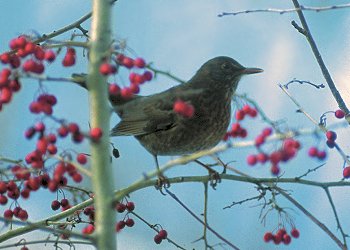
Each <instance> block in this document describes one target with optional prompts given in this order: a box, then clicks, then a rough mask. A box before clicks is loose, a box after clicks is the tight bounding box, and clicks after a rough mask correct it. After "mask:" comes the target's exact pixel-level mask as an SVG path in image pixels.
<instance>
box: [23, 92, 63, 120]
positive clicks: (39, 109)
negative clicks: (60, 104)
mask: <svg viewBox="0 0 350 250" xmlns="http://www.w3.org/2000/svg"><path fill="white" fill-rule="evenodd" d="M56 103H57V99H56V97H55V96H54V95H49V94H42V95H39V96H38V98H37V99H36V101H33V102H32V103H31V104H30V105H29V110H30V112H32V113H33V114H40V113H44V114H46V115H52V113H53V109H52V107H53V106H54V105H55V104H56Z"/></svg>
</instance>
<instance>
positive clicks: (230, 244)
mask: <svg viewBox="0 0 350 250" xmlns="http://www.w3.org/2000/svg"><path fill="white" fill-rule="evenodd" d="M165 191H166V192H167V193H168V194H169V195H170V196H171V197H172V198H173V199H174V200H175V201H176V202H177V203H179V204H180V205H181V206H182V207H183V208H184V209H185V210H186V211H187V212H189V213H190V214H191V215H192V216H193V218H195V219H196V220H197V221H199V222H200V223H201V224H202V225H204V226H205V227H207V229H208V230H209V231H210V232H212V233H213V234H214V235H215V236H216V237H218V238H219V239H221V240H222V241H223V242H225V243H226V244H227V245H228V246H230V247H231V248H233V249H236V250H239V248H238V247H236V246H235V245H234V244H232V243H231V242H229V241H228V240H227V239H225V238H224V237H222V236H221V235H220V234H219V233H217V232H216V231H215V230H214V229H212V228H211V227H210V226H209V225H207V224H205V223H204V222H203V221H202V220H201V219H200V218H199V217H198V216H197V215H196V214H195V213H193V212H192V211H191V210H190V209H189V208H188V207H187V206H186V205H185V204H184V203H183V202H182V201H181V200H180V199H179V198H177V197H176V195H175V194H173V193H172V192H170V191H169V189H167V188H165Z"/></svg>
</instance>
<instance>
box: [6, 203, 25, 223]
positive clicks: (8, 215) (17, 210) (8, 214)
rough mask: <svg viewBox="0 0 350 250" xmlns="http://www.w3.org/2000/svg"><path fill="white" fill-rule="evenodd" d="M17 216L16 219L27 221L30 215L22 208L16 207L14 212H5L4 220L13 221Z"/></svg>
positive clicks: (8, 210)
mask: <svg viewBox="0 0 350 250" xmlns="http://www.w3.org/2000/svg"><path fill="white" fill-rule="evenodd" d="M13 216H15V217H16V218H18V219H20V220H21V221H26V220H27V219H28V213H27V211H26V210H24V209H23V208H21V207H19V206H18V207H15V208H14V209H13V210H11V209H6V210H5V212H4V218H5V219H7V220H11V219H12V218H13Z"/></svg>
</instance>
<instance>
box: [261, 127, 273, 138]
mask: <svg viewBox="0 0 350 250" xmlns="http://www.w3.org/2000/svg"><path fill="white" fill-rule="evenodd" d="M261 134H262V135H263V136H265V137H267V136H270V135H271V134H272V128H270V127H269V128H264V129H263V131H262V133H261Z"/></svg>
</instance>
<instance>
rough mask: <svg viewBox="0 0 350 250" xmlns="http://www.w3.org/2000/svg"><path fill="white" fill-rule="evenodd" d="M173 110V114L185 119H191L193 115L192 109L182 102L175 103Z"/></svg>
mask: <svg viewBox="0 0 350 250" xmlns="http://www.w3.org/2000/svg"><path fill="white" fill-rule="evenodd" d="M173 110H174V112H175V113H178V114H179V115H181V116H183V117H185V118H191V117H193V115H194V107H193V106H192V105H191V104H188V103H186V102H184V101H182V100H177V101H175V103H174V105H173Z"/></svg>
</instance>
